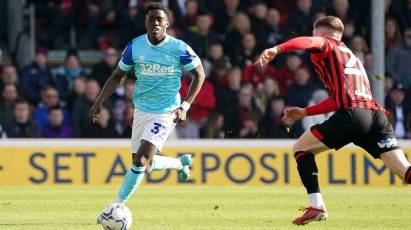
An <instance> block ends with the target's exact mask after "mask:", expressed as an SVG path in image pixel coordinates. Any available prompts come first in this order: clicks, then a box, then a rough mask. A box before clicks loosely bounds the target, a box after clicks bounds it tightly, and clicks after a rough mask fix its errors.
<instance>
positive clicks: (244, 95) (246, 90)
mask: <svg viewBox="0 0 411 230" xmlns="http://www.w3.org/2000/svg"><path fill="white" fill-rule="evenodd" d="M248 113H257V114H261V111H260V110H259V109H258V106H257V103H256V101H255V99H254V89H253V86H252V84H250V83H246V84H244V85H242V86H241V88H240V92H239V94H238V107H237V109H236V115H235V116H236V118H234V117H233V118H232V121H233V122H236V121H238V123H234V126H233V133H234V134H237V135H236V136H235V137H238V133H237V132H238V130H240V128H244V126H245V123H244V122H245V118H246V114H248ZM224 120H225V121H226V122H227V121H228V119H224ZM247 125H249V124H247ZM249 128H250V127H249Z"/></svg>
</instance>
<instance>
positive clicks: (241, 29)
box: [217, 0, 251, 60]
mask: <svg viewBox="0 0 411 230" xmlns="http://www.w3.org/2000/svg"><path fill="white" fill-rule="evenodd" d="M229 1H233V0H229ZM236 1H237V0H236ZM217 24H218V23H217ZM250 31H251V23H250V19H249V18H248V16H247V14H245V13H242V12H239V13H237V14H236V15H235V16H234V17H233V18H232V19H231V22H230V26H229V28H228V32H227V34H226V37H225V40H224V43H223V45H224V53H225V54H226V55H227V56H228V57H230V60H235V58H236V55H238V54H240V53H241V47H242V44H241V43H242V40H243V36H244V35H246V34H247V33H249V32H250Z"/></svg>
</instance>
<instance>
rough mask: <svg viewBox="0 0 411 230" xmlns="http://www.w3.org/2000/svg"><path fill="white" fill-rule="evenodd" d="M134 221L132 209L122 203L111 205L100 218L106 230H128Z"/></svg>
mask: <svg viewBox="0 0 411 230" xmlns="http://www.w3.org/2000/svg"><path fill="white" fill-rule="evenodd" d="M132 221H133V218H132V216H131V212H130V209H128V208H127V207H126V206H125V205H124V204H121V203H113V204H110V205H109V206H107V207H106V208H105V209H104V211H103V213H102V214H101V216H100V222H101V225H102V226H103V228H104V229H105V230H128V229H130V228H131V223H132Z"/></svg>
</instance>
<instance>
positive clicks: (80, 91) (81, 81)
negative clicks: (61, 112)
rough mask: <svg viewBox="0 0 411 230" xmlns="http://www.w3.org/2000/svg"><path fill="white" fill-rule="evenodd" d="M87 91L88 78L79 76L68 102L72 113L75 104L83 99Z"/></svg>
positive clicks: (75, 80)
mask: <svg viewBox="0 0 411 230" xmlns="http://www.w3.org/2000/svg"><path fill="white" fill-rule="evenodd" d="M85 91H86V77H85V76H82V75H80V76H78V77H77V78H76V79H74V83H73V88H71V92H70V96H69V99H68V100H67V102H68V104H67V106H68V108H69V110H70V111H72V110H73V106H74V102H75V101H76V100H77V99H79V98H81V97H82V96H83V95H84V92H85Z"/></svg>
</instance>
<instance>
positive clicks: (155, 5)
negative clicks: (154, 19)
mask: <svg viewBox="0 0 411 230" xmlns="http://www.w3.org/2000/svg"><path fill="white" fill-rule="evenodd" d="M152 10H162V11H164V13H165V14H166V15H167V17H168V18H170V15H171V11H170V9H169V8H167V7H166V6H165V5H163V4H161V3H159V2H155V3H151V4H150V5H148V7H147V8H146V15H148V13H150V11H152Z"/></svg>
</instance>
